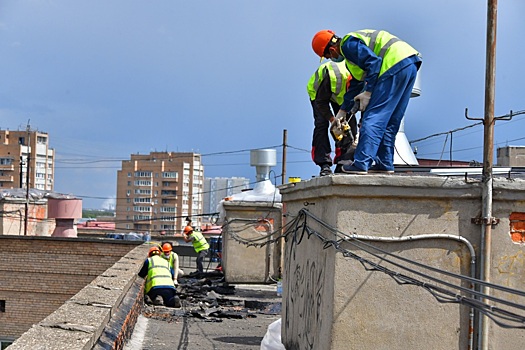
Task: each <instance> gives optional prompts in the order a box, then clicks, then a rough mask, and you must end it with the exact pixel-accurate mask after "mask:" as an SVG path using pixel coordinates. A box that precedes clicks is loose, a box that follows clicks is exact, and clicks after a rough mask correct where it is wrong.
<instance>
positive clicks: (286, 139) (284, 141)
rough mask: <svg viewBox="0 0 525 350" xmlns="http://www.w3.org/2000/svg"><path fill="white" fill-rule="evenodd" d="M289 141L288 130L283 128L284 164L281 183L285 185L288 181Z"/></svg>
mask: <svg viewBox="0 0 525 350" xmlns="http://www.w3.org/2000/svg"><path fill="white" fill-rule="evenodd" d="M287 142H288V130H286V129H284V130H283V164H282V165H281V166H282V177H281V185H284V184H285V183H286V147H287V144H286V143H287Z"/></svg>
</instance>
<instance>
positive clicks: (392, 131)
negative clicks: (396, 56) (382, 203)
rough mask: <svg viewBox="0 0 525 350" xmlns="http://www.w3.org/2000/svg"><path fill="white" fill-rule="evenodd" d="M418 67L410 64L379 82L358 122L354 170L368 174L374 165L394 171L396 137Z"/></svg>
mask: <svg viewBox="0 0 525 350" xmlns="http://www.w3.org/2000/svg"><path fill="white" fill-rule="evenodd" d="M416 75H417V67H416V65H415V64H409V65H407V66H406V67H405V68H403V69H401V70H400V71H399V72H397V73H396V74H394V75H391V76H385V77H383V79H381V78H379V80H378V81H377V84H376V86H375V88H374V90H373V91H372V96H371V98H370V102H369V104H368V107H367V108H366V110H365V112H364V113H363V115H362V118H361V128H360V129H359V141H358V143H357V148H356V150H355V154H354V166H355V167H357V168H359V169H363V170H368V169H369V168H370V166H372V163H373V162H375V163H376V165H377V167H379V168H380V169H383V170H394V148H395V141H396V134H397V132H398V131H399V126H400V125H401V120H402V119H403V116H404V115H405V111H406V109H407V106H408V101H409V99H410V94H411V92H412V88H413V87H414V83H415V82H416Z"/></svg>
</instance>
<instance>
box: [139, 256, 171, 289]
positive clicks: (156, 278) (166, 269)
mask: <svg viewBox="0 0 525 350" xmlns="http://www.w3.org/2000/svg"><path fill="white" fill-rule="evenodd" d="M158 286H167V287H170V286H171V287H173V288H175V284H174V283H173V278H172V277H171V271H170V265H169V261H168V260H166V259H164V258H163V257H161V256H160V255H153V256H151V257H149V258H148V276H147V277H146V287H145V291H146V293H148V292H149V291H150V290H151V288H153V287H158Z"/></svg>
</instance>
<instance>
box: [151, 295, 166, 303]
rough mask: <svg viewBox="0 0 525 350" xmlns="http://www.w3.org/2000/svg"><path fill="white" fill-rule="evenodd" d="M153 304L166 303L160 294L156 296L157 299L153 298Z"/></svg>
mask: <svg viewBox="0 0 525 350" xmlns="http://www.w3.org/2000/svg"><path fill="white" fill-rule="evenodd" d="M153 305H164V300H163V299H162V297H161V296H160V295H157V296H156V297H155V300H153Z"/></svg>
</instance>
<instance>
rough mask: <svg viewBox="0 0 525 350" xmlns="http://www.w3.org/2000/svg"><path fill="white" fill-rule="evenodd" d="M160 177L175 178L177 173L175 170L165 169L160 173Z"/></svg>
mask: <svg viewBox="0 0 525 350" xmlns="http://www.w3.org/2000/svg"><path fill="white" fill-rule="evenodd" d="M162 177H164V178H167V179H176V178H177V177H178V174H177V172H176V171H165V172H163V173H162Z"/></svg>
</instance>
